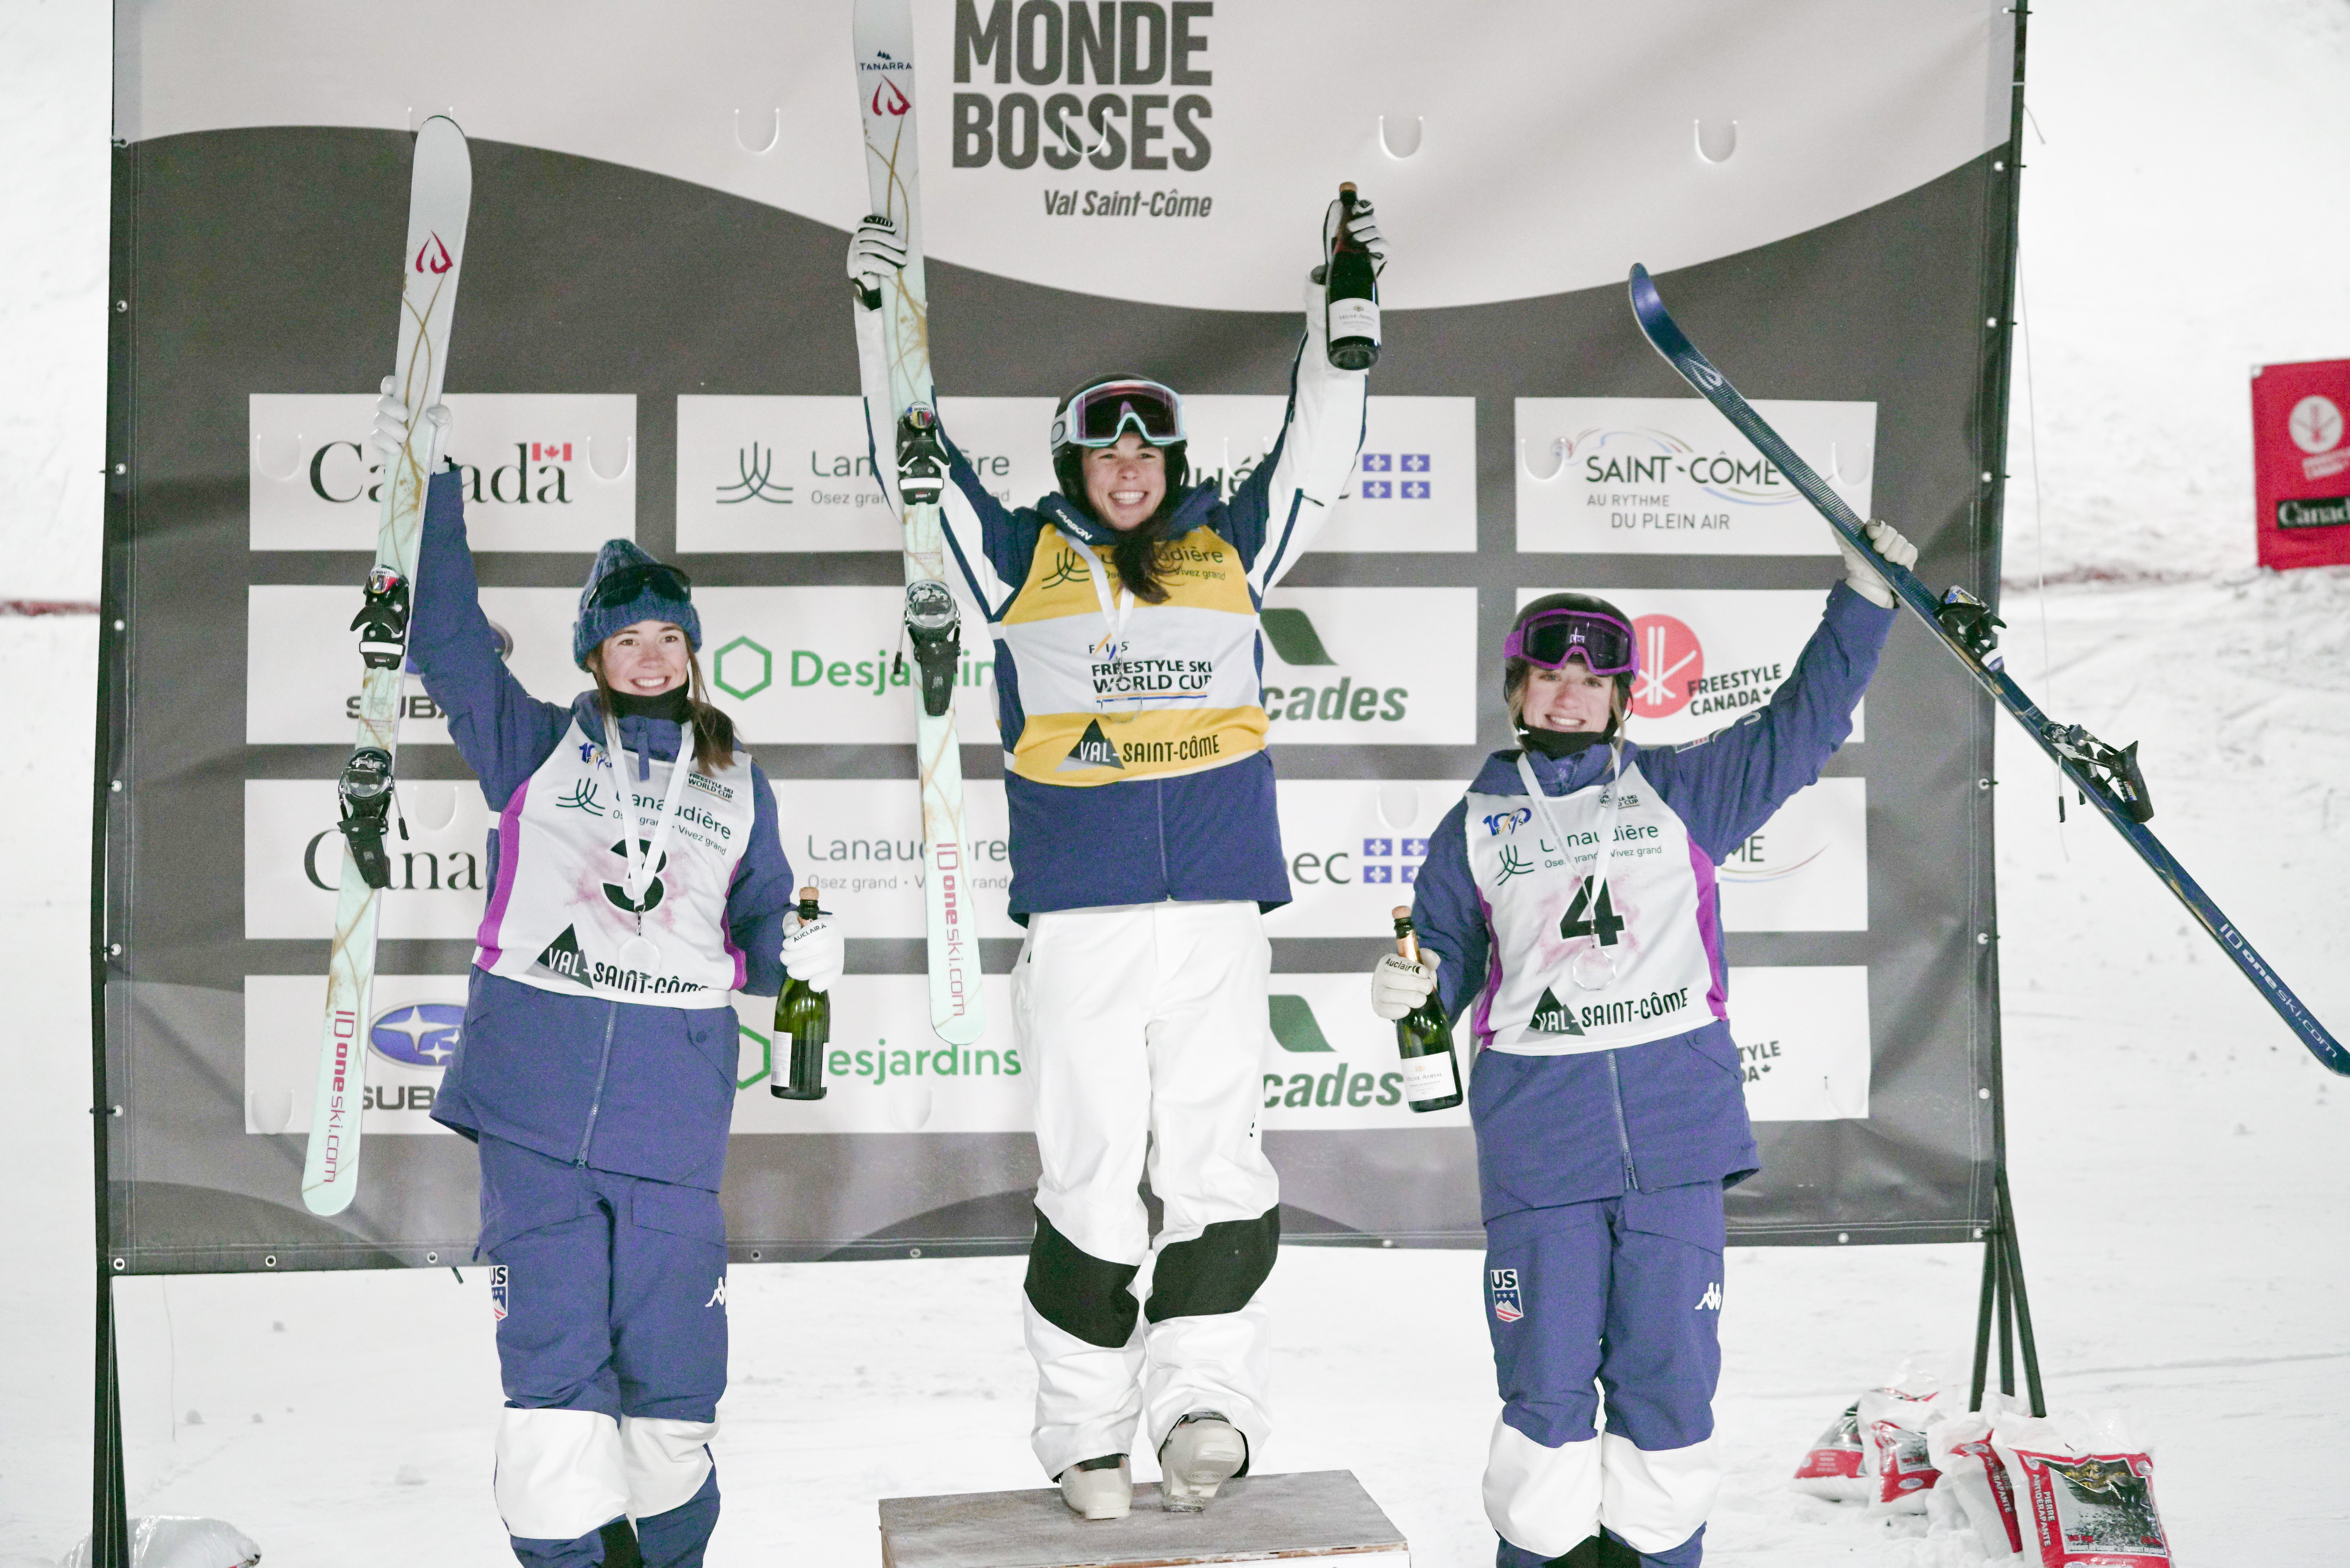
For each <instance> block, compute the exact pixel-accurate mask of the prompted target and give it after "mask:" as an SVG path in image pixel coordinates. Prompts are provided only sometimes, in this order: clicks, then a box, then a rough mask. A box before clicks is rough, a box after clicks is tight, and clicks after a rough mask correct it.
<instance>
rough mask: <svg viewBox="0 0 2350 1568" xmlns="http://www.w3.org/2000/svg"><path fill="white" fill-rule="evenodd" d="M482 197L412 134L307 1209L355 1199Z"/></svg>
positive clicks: (444, 140)
mask: <svg viewBox="0 0 2350 1568" xmlns="http://www.w3.org/2000/svg"><path fill="white" fill-rule="evenodd" d="M472 210H473V159H472V154H471V152H470V151H469V150H468V148H467V146H466V143H465V133H464V132H463V131H462V130H459V129H458V128H457V122H456V121H454V120H452V119H450V118H448V117H447V116H446V115H438V114H436V115H434V116H433V117H432V118H431V119H427V120H426V121H425V122H424V124H423V125H422V127H421V128H420V129H419V130H418V131H417V133H416V147H415V153H414V159H413V161H412V162H411V167H410V173H409V188H408V234H407V238H406V239H405V240H404V241H403V243H402V245H401V250H400V274H401V277H402V280H403V281H402V285H401V290H400V331H399V336H398V339H397V342H398V348H397V351H396V352H395V354H394V356H393V360H392V375H391V388H392V392H393V395H394V396H396V397H398V398H399V399H400V402H401V403H402V404H403V405H404V406H405V408H406V409H407V411H408V439H407V441H405V442H404V443H403V444H402V445H401V447H400V452H398V453H397V454H395V455H394V456H393V458H392V459H391V461H390V463H389V464H388V465H387V468H388V470H389V472H386V474H385V476H384V484H383V496H382V502H381V508H382V509H381V511H380V513H379V514H378V523H377V527H376V551H375V569H374V570H373V571H372V572H370V573H369V578H368V595H367V611H366V613H364V614H363V615H362V617H361V620H360V622H357V623H354V626H355V628H356V627H358V626H359V625H362V624H363V625H364V627H365V629H364V630H362V631H361V633H360V650H361V657H362V659H363V661H364V669H363V673H362V674H361V677H360V681H359V735H358V739H357V741H356V742H355V743H354V744H353V746H352V749H351V757H350V760H349V761H348V763H346V764H345V765H344V769H343V779H342V795H343V800H344V805H343V815H342V825H341V826H342V835H343V856H342V877H341V880H340V882H339V884H338V888H337V892H336V898H335V929H334V936H333V945H332V947H331V949H330V950H329V951H328V959H327V1012H326V1021H325V1024H324V1026H323V1028H322V1030H321V1034H320V1041H319V1051H318V1067H317V1084H316V1086H315V1089H314V1092H313V1096H312V1099H311V1107H310V1137H309V1144H308V1147H307V1149H306V1150H305V1152H304V1155H303V1162H302V1201H303V1202H304V1204H306V1205H307V1207H308V1208H309V1210H311V1212H313V1213H315V1214H339V1213H341V1212H342V1211H343V1210H346V1209H348V1208H349V1207H350V1205H351V1200H352V1199H354V1198H355V1197H357V1196H358V1194H359V1143H360V1127H361V1124H362V1122H363V1121H364V1119H365V1116H366V1106H367V1034H368V1027H369V1021H370V1018H371V1014H370V1012H369V1008H370V1007H371V1006H372V1004H373V1001H374V995H375V949H376V922H377V919H378V917H379V915H380V913H381V910H382V905H383V893H384V888H385V885H386V884H387V883H388V881H389V879H390V878H389V877H388V875H387V873H386V867H387V862H386V861H385V859H384V856H383V844H382V838H383V831H382V830H383V828H384V826H385V823H386V818H387V816H388V815H389V814H390V810H391V807H392V800H391V790H392V787H393V786H392V764H393V762H394V760H395V758H396V757H397V756H398V754H399V750H400V680H401V676H402V673H403V670H404V668H405V666H406V663H407V642H408V616H409V612H410V610H411V607H413V605H414V603H415V585H416V556H417V547H418V545H419V542H420V540H421V535H422V533H423V525H424V497H425V490H426V487H427V485H428V484H429V483H431V481H432V468H433V465H434V464H435V463H436V462H439V461H440V455H441V433H440V431H438V430H437V429H435V428H434V427H433V425H432V422H431V421H428V420H427V419H425V417H424V413H425V410H428V409H430V408H432V406H433V405H434V404H436V403H438V402H439V401H440V400H441V387H442V379H443V378H444V377H445V375H446V373H447V370H448V360H449V329H450V324H451V321H452V317H454V315H455V313H456V308H457V282H458V278H459V276H460V275H461V273H462V271H463V261H464V255H465V226H466V223H467V220H468V219H469V217H470V216H471V214H472ZM355 785H356V786H357V787H356V788H355V787H354V786H355ZM355 805H356V806H357V807H358V809H356V810H355V809H354V806H355Z"/></svg>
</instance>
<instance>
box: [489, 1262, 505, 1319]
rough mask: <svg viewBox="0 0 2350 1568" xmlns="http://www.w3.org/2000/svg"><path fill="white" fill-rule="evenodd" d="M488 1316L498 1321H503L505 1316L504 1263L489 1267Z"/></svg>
mask: <svg viewBox="0 0 2350 1568" xmlns="http://www.w3.org/2000/svg"><path fill="white" fill-rule="evenodd" d="M490 1315H491V1316H492V1317H494V1318H496V1319H499V1320H500V1321H504V1317H505V1315H506V1266H505V1265H504V1263H494V1264H492V1265H491V1266H490Z"/></svg>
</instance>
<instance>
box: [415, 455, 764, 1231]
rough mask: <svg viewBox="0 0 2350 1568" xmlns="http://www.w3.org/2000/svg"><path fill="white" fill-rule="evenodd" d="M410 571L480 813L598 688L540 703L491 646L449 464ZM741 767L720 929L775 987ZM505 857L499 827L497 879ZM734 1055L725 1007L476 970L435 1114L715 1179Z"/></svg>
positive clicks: (583, 1161) (603, 1159) (758, 803)
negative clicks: (633, 998)
mask: <svg viewBox="0 0 2350 1568" xmlns="http://www.w3.org/2000/svg"><path fill="white" fill-rule="evenodd" d="M417 577H418V585H417V595H416V607H415V617H414V621H413V623H412V624H411V627H410V628H409V642H408V652H409V659H410V660H411V662H412V663H413V664H414V666H415V668H416V670H417V671H418V672H419V673H420V674H421V675H422V676H423V678H424V689H425V691H428V692H430V693H432V700H433V701H435V702H436V703H438V704H440V706H441V708H442V711H445V712H446V713H447V714H448V716H449V736H450V739H452V741H454V742H456V743H457V750H458V751H459V752H460V753H463V756H464V758H465V761H466V763H468V764H469V765H470V766H471V767H472V768H473V773H474V775H475V776H476V777H478V778H479V779H480V780H481V781H482V794H484V796H485V797H487V799H488V801H489V803H490V810H491V811H492V812H493V813H497V812H502V811H504V809H505V806H506V803H507V802H508V801H509V800H510V799H512V798H513V796H514V794H515V791H516V790H518V789H520V788H521V787H522V785H523V784H525V782H526V781H527V780H528V779H529V778H530V776H531V774H534V773H536V772H537V770H538V767H539V764H540V763H544V762H546V759H547V758H548V757H549V756H550V755H551V754H553V753H554V751H555V748H556V746H557V745H558V744H560V743H561V742H562V740H563V736H564V733H565V732H566V731H567V730H568V729H569V727H570V725H571V722H572V721H573V720H574V719H575V718H576V719H577V720H578V722H579V724H580V727H581V728H582V729H584V730H586V731H587V733H588V735H589V736H590V737H591V738H592V739H594V740H596V741H597V742H599V743H601V742H603V741H604V739H605V736H604V724H603V718H602V715H601V714H600V713H599V712H598V709H597V704H596V701H595V693H594V692H593V691H587V692H583V693H581V694H580V695H579V696H578V697H577V698H575V699H574V700H573V701H570V702H568V703H560V702H543V701H539V700H538V699H537V698H536V697H533V696H532V695H531V694H530V693H529V692H527V691H524V690H523V687H522V683H521V682H520V681H518V680H515V678H514V676H513V675H512V674H511V673H510V672H509V671H508V670H507V669H506V667H505V663H504V660H503V659H500V658H499V657H498V649H497V635H496V633H494V631H492V630H491V629H490V623H489V618H487V617H486V616H484V614H483V613H482V606H481V593H480V587H479V585H478V584H477V582H476V580H475V578H474V575H473V553H472V552H471V551H470V550H469V549H468V548H467V547H466V545H465V504H464V493H463V490H462V489H461V488H460V484H459V480H458V475H457V474H456V472H454V471H451V472H444V473H442V474H438V475H436V476H435V477H434V478H433V480H432V488H431V491H430V493H429V494H428V497H427V500H426V504H425V508H424V537H423V543H422V547H421V554H420V558H419V560H418V564H417ZM679 734H680V730H679V726H678V725H677V724H675V723H673V722H671V721H669V720H666V719H640V718H634V717H629V718H623V719H621V720H620V737H621V740H622V742H623V743H624V744H625V745H626V746H627V747H628V749H629V751H630V752H632V753H635V754H636V755H637V756H639V758H642V757H645V756H647V755H648V754H650V757H651V758H652V759H653V760H657V761H673V760H674V759H675V758H676V756H677V747H678V740H679ZM751 771H752V780H753V784H754V814H755V815H754V818H753V821H752V825H751V841H750V843H749V844H748V845H747V846H745V848H744V850H743V858H742V860H741V861H740V862H739V863H738V864H737V865H736V867H735V868H734V880H733V887H732V888H731V889H730V890H729V892H728V894H727V898H726V926H727V929H728V931H729V933H730V934H731V935H732V937H733V941H734V945H735V947H736V948H738V949H739V950H741V951H742V952H743V955H744V956H743V964H744V971H745V973H744V979H743V987H742V989H743V991H745V992H749V993H751V994H753V995H757V996H772V995H774V994H775V992H776V991H777V989H778V988H779V987H780V986H781V985H782V983H783V961H782V957H781V949H782V946H783V940H784V915H785V911H786V910H788V909H790V908H791V907H792V895H793V887H792V867H791V862H790V861H789V860H788V859H786V858H785V855H784V846H783V840H782V837H781V836H780V835H779V833H778V831H777V827H776V817H775V794H774V793H773V792H772V791H771V790H770V789H769V788H768V787H767V776H766V774H764V772H762V771H761V770H760V768H759V766H758V764H757V763H752V767H751ZM498 856H499V841H498V834H497V831H496V829H495V828H493V829H492V830H491V833H490V839H489V861H488V867H489V873H490V876H489V881H490V885H491V886H492V887H495V886H496V885H497V875H498ZM735 1060H736V1049H735V1023H734V1013H733V1009H731V1008H724V1007H720V1008H701V1009H688V1008H675V1007H654V1006H648V1005H645V1004H643V1003H640V1002H613V1001H607V1000H604V999H601V998H598V997H590V996H568V995H565V994H562V993H560V992H552V991H541V990H539V989H538V988H537V987H536V986H530V985H525V984H523V983H521V982H520V981H513V980H508V979H506V978H504V976H502V975H494V974H491V973H488V972H487V971H484V970H482V969H480V968H478V967H477V968H475V969H474V971H473V982H472V991H471V994H470V996H469V998H468V1000H467V1002H466V1006H465V1023H464V1027H463V1030H462V1032H461V1034H460V1038H459V1040H458V1044H457V1053H456V1054H455V1055H454V1056H452V1057H451V1058H450V1061H449V1065H448V1070H447V1072H446V1073H445V1074H444V1075H443V1076H442V1083H441V1090H440V1093H439V1094H437V1095H436V1096H434V1097H433V1101H432V1118H433V1119H434V1120H435V1121H438V1122H441V1123H442V1124H443V1125H444V1126H447V1127H453V1128H454V1129H456V1130H457V1131H458V1132H461V1133H463V1134H464V1135H465V1136H466V1137H476V1138H478V1137H483V1136H484V1135H486V1136H488V1137H498V1138H504V1139H505V1140H506V1141H507V1142H509V1143H516V1144H520V1145H521V1146H522V1147H525V1148H527V1149H531V1150H533V1151H535V1152H536V1153H538V1154H543V1155H545V1156H546V1157H547V1158H550V1159H560V1160H564V1161H567V1162H568V1163H570V1164H573V1165H583V1166H587V1167H590V1168H594V1169H598V1170H610V1171H618V1172H619V1173H620V1174H622V1175H625V1176H637V1177H643V1178H645V1179H649V1180H653V1181H670V1182H678V1183H681V1184H683V1185H686V1186H690V1187H700V1188H705V1189H709V1190H712V1191H716V1190H717V1189H718V1186H719V1181H720V1179H721V1177H722V1176H723V1173H724V1170H725V1164H726V1131H727V1127H728V1124H729V1123H730V1121H731V1120H732V1119H733V1111H734V1094H735V1077H734V1075H735V1070H736V1068H735Z"/></svg>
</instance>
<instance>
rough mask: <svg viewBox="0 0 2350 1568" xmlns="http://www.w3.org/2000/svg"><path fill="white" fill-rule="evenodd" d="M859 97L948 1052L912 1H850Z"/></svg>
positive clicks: (951, 757) (959, 1029)
mask: <svg viewBox="0 0 2350 1568" xmlns="http://www.w3.org/2000/svg"><path fill="white" fill-rule="evenodd" d="M856 31H857V45H856V47H857V99H858V112H859V113H860V114H861V115H862V116H863V117H864V121H865V180H866V185H867V189H868V193H869V196H870V200H871V202H872V209H871V210H872V211H873V212H874V213H876V214H877V215H879V216H884V217H887V218H889V219H890V220H891V221H892V222H893V223H896V224H897V225H898V233H899V234H900V235H902V236H904V238H905V241H906V266H905V270H904V271H903V272H902V273H900V274H899V275H898V277H897V278H896V280H895V281H894V282H892V283H890V284H889V285H888V286H886V287H885V288H884V289H883V298H882V300H881V304H880V309H881V324H882V327H881V329H882V335H883V337H882V340H883V342H885V343H886V344H887V345H888V348H889V404H890V409H889V412H890V416H891V428H892V431H893V433H894V436H895V444H896V454H897V460H898V486H897V489H898V494H899V501H900V504H901V505H902V508H903V518H904V523H905V531H906V634H907V637H908V639H909V640H910V641H911V643H912V644H913V649H914V658H915V662H916V664H917V665H918V666H919V667H920V670H919V673H920V677H921V679H920V704H919V706H918V707H917V709H916V717H915V720H914V758H915V765H916V769H917V771H918V772H919V773H920V778H921V786H922V910H923V916H924V927H925V930H926V934H927V936H928V939H929V946H930V970H931V1029H933V1030H934V1031H936V1032H937V1033H938V1037H939V1038H940V1039H941V1040H943V1041H945V1042H947V1043H948V1044H951V1045H968V1044H972V1043H973V1042H975V1041H977V1040H978V1038H979V1036H980V1032H981V1031H982V1030H983V1028H984V1027H985V1026H986V1022H987V1018H986V1008H985V1002H984V1000H983V997H982V996H981V994H980V967H979V943H978V940H977V933H978V925H977V913H976V911H975V910H974V909H972V905H971V898H970V882H969V879H968V877H969V873H968V867H969V865H970V861H969V857H968V856H967V855H966V854H965V853H964V848H965V840H964V837H963V814H962V753H961V752H960V751H959V750H958V749H957V747H956V742H955V722H954V683H955V677H956V674H957V672H958V670H959V669H960V667H961V665H962V628H961V625H960V620H961V618H960V616H959V614H958V612H957V611H956V608H955V601H954V596H953V594H952V593H951V591H950V590H949V588H948V587H947V563H946V547H945V539H944V536H943V535H942V534H941V530H940V527H939V496H940V493H941V491H942V490H943V489H944V487H945V483H946V452H945V448H944V446H943V443H941V441H940V440H939V437H938V432H937V419H936V415H935V412H934V410H935V409H936V407H937V403H936V394H935V393H934V392H933V391H932V390H931V323H930V306H929V304H928V297H929V296H927V295H926V294H925V293H924V291H923V286H922V203H921V186H920V152H919V150H918V147H917V139H916V135H915V130H914V16H913V7H912V4H911V0H857V20H856Z"/></svg>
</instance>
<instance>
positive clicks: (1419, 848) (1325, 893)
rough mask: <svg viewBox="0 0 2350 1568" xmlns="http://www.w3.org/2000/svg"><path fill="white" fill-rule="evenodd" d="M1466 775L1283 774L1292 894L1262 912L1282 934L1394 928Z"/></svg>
mask: <svg viewBox="0 0 2350 1568" xmlns="http://www.w3.org/2000/svg"><path fill="white" fill-rule="evenodd" d="M1468 787H1469V785H1468V783H1467V781H1466V780H1459V781H1444V780H1417V781H1414V780H1406V779H1284V780H1282V781H1281V782H1280V784H1277V785H1276V786H1275V788H1276V791H1277V798H1278V801H1279V809H1280V812H1281V846H1282V849H1283V851H1284V853H1285V854H1287V856H1288V857H1289V892H1290V898H1291V899H1292V902H1290V903H1288V904H1285V905H1284V906H1282V907H1281V908H1280V909H1275V910H1274V911H1273V913H1271V914H1270V915H1267V916H1266V917H1265V918H1264V929H1265V934H1266V935H1268V936H1275V937H1378V938H1388V937H1391V936H1392V935H1393V934H1394V931H1395V919H1394V916H1393V914H1392V911H1393V910H1394V909H1395V908H1396V906H1397V905H1399V904H1409V903H1410V902H1411V900H1412V891H1413V884H1414V883H1415V882H1416V881H1417V880H1418V879H1419V869H1420V867H1421V866H1423V865H1425V864H1426V863H1427V860H1428V837H1429V835H1430V834H1431V833H1433V832H1435V831H1436V825H1437V824H1438V823H1439V822H1441V821H1442V820H1443V819H1444V814H1445V813H1446V812H1448V811H1451V809H1452V807H1453V805H1454V803H1456V802H1457V801H1459V800H1460V798H1461V794H1462V792H1463V791H1465V790H1466V789H1467V788H1468Z"/></svg>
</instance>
